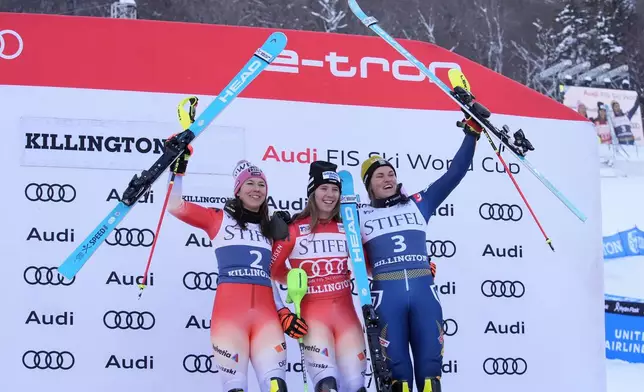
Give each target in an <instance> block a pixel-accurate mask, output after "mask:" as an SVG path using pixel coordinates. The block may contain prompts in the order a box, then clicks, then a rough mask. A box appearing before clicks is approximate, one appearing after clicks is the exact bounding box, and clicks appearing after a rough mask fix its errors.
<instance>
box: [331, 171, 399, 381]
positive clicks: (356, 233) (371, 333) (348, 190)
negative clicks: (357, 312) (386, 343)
mask: <svg viewBox="0 0 644 392" xmlns="http://www.w3.org/2000/svg"><path fill="white" fill-rule="evenodd" d="M338 175H339V176H340V181H342V194H341V196H340V204H341V205H340V214H341V215H342V225H343V226H344V232H345V235H346V237H347V246H348V247H349V258H350V259H351V265H352V266H353V274H354V275H355V282H356V283H355V284H356V291H357V293H358V298H359V299H360V306H361V307H362V317H363V321H364V326H365V330H366V334H367V343H368V345H369V352H370V354H371V362H372V364H373V376H374V380H375V383H376V391H377V392H391V388H392V383H393V380H392V378H391V371H390V370H389V368H388V367H387V362H386V360H385V356H384V354H383V352H382V346H381V343H380V327H379V323H378V315H377V314H376V310H375V308H374V306H373V304H372V300H371V289H370V288H369V278H368V276H367V265H366V264H365V258H364V251H363V249H362V236H361V234H360V222H359V221H358V207H357V204H358V196H357V195H356V193H355V191H354V189H353V176H352V175H351V173H349V172H348V171H346V170H341V171H340V172H338Z"/></svg>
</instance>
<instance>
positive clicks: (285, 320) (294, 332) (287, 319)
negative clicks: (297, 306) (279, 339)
mask: <svg viewBox="0 0 644 392" xmlns="http://www.w3.org/2000/svg"><path fill="white" fill-rule="evenodd" d="M277 314H278V315H279V318H280V323H281V324H282V329H283V330H284V333H285V334H287V335H288V336H289V337H291V338H293V339H299V338H301V337H303V336H304V335H306V334H307V333H308V331H309V326H308V325H306V321H304V319H303V318H301V317H297V315H296V314H295V313H293V312H291V310H290V309H289V308H287V307H286V306H285V307H283V308H282V309H280V310H279V311H278V312H277Z"/></svg>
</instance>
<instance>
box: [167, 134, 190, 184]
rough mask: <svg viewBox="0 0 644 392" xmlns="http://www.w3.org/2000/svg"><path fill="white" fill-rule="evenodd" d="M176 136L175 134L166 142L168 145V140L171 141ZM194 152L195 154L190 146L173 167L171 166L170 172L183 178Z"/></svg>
mask: <svg viewBox="0 0 644 392" xmlns="http://www.w3.org/2000/svg"><path fill="white" fill-rule="evenodd" d="M176 135H177V134H176V133H175V134H174V135H172V136H170V137H169V138H168V139H167V140H166V143H168V140H171V139H172V138H173V137H175V136H176ZM192 152H193V149H192V146H191V145H190V144H188V148H186V151H185V153H184V154H183V155H181V156H179V158H177V160H176V161H174V163H173V164H172V166H170V171H171V172H173V173H174V174H176V175H178V176H183V175H184V174H186V169H187V168H188V159H190V156H191V155H192Z"/></svg>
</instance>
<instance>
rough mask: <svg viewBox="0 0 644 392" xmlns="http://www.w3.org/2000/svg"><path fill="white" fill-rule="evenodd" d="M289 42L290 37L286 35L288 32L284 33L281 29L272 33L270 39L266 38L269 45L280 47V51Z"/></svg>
mask: <svg viewBox="0 0 644 392" xmlns="http://www.w3.org/2000/svg"><path fill="white" fill-rule="evenodd" d="M287 42H288V38H287V37H286V34H284V33H282V32H281V31H276V32H274V33H272V34H271V35H270V36H269V37H268V40H266V44H267V45H270V46H271V47H272V48H276V49H277V48H279V49H280V52H281V51H282V50H283V49H284V48H285V47H286V43H287ZM278 54H279V53H278Z"/></svg>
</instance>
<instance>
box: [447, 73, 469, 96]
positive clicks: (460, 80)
mask: <svg viewBox="0 0 644 392" xmlns="http://www.w3.org/2000/svg"><path fill="white" fill-rule="evenodd" d="M447 76H448V77H449V82H450V84H451V85H452V88H454V87H456V86H460V87H463V88H464V89H465V90H466V91H467V92H470V91H471V90H470V82H469V81H468V80H467V78H466V77H465V74H463V72H462V71H461V70H460V69H458V68H452V69H450V70H449V71H448V72H447Z"/></svg>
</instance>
